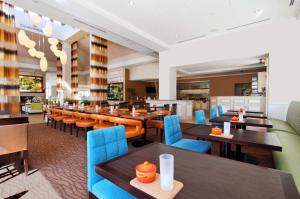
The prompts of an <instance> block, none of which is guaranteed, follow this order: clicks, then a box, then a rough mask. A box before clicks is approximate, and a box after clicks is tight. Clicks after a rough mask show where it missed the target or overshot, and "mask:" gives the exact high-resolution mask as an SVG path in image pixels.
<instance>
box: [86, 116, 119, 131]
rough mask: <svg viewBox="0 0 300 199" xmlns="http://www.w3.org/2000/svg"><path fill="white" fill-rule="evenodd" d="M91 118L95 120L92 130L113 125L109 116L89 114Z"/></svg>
mask: <svg viewBox="0 0 300 199" xmlns="http://www.w3.org/2000/svg"><path fill="white" fill-rule="evenodd" d="M91 118H92V119H94V120H95V125H94V126H93V128H94V130H96V129H103V128H108V127H112V126H114V123H111V122H110V116H106V115H97V114H91Z"/></svg>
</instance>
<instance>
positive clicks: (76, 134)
mask: <svg viewBox="0 0 300 199" xmlns="http://www.w3.org/2000/svg"><path fill="white" fill-rule="evenodd" d="M76 128H77V131H76V137H78V133H79V127H76Z"/></svg>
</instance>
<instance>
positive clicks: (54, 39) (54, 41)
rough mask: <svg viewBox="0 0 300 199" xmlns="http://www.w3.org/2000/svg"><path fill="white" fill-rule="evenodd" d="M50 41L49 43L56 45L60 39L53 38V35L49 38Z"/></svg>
mask: <svg viewBox="0 0 300 199" xmlns="http://www.w3.org/2000/svg"><path fill="white" fill-rule="evenodd" d="M48 42H49V44H51V45H52V46H56V45H57V44H58V42H59V41H58V39H56V38H52V37H50V38H48Z"/></svg>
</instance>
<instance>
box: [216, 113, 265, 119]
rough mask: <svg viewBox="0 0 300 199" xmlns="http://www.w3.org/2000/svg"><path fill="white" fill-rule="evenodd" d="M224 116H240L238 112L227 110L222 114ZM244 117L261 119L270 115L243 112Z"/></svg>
mask: <svg viewBox="0 0 300 199" xmlns="http://www.w3.org/2000/svg"><path fill="white" fill-rule="evenodd" d="M222 116H228V117H233V116H236V117H238V116H239V114H238V112H225V113H223V114H222ZM243 117H244V118H261V119H267V118H268V117H267V116H266V115H265V114H262V113H246V114H243Z"/></svg>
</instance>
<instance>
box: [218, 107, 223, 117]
mask: <svg viewBox="0 0 300 199" xmlns="http://www.w3.org/2000/svg"><path fill="white" fill-rule="evenodd" d="M218 114H219V116H222V115H223V108H222V105H218Z"/></svg>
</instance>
